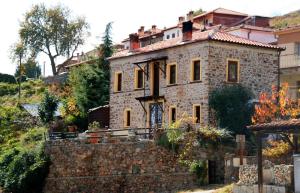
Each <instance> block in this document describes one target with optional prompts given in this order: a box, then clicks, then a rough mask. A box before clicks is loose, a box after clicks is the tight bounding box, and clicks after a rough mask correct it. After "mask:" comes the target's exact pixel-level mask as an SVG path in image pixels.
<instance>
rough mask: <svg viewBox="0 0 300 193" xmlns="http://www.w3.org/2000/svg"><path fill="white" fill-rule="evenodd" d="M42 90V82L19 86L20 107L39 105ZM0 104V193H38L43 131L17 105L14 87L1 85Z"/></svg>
mask: <svg viewBox="0 0 300 193" xmlns="http://www.w3.org/2000/svg"><path fill="white" fill-rule="evenodd" d="M45 90H46V87H45V85H44V84H43V82H42V81H41V80H36V81H28V82H24V83H22V92H21V100H20V103H21V104H23V103H37V102H39V101H40V100H41V98H42V96H43V94H44V91H45ZM0 104H1V105H0V192H1V189H3V191H4V192H16V193H17V192H20V190H21V192H24V193H25V192H26V193H27V192H32V193H35V192H40V189H41V188H42V185H39V183H40V184H42V181H43V179H44V177H45V175H46V174H47V168H48V167H47V164H48V161H47V158H46V156H45V155H44V153H43V149H44V148H43V144H44V133H45V132H46V128H45V127H44V126H43V125H42V124H40V123H39V121H37V120H36V119H34V118H33V117H31V116H30V115H29V114H28V113H27V112H26V111H25V110H24V109H22V108H21V106H20V105H19V100H18V85H17V84H9V83H0Z"/></svg>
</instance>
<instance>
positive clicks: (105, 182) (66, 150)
mask: <svg viewBox="0 0 300 193" xmlns="http://www.w3.org/2000/svg"><path fill="white" fill-rule="evenodd" d="M46 152H47V153H48V154H49V156H50V159H51V165H50V171H49V175H48V177H47V179H46V184H45V187H44V192H45V193H66V192H70V193H71V192H76V193H83V192H88V193H108V192H112V193H114V192H116V193H122V192H127V193H148V192H153V193H154V192H157V193H164V192H166V193H167V192H174V191H175V190H178V189H184V188H191V187H194V185H195V180H196V177H195V176H194V175H193V174H191V173H190V172H189V171H188V168H186V167H183V166H181V165H179V164H178V160H177V157H176V156H175V154H173V153H172V152H171V151H169V150H167V149H165V148H163V147H160V146H157V145H155V143H154V142H153V141H144V142H138V141H130V140H123V141H120V140H117V141H116V140H115V141H114V142H111V143H99V144H87V143H86V141H82V140H56V141H48V142H47V143H46ZM198 155H202V158H205V157H206V155H207V154H205V153H204V154H198ZM212 156H214V155H213V154H212ZM220 161H221V162H223V160H220ZM219 165H222V164H218V166H219ZM217 170H220V169H217Z"/></svg>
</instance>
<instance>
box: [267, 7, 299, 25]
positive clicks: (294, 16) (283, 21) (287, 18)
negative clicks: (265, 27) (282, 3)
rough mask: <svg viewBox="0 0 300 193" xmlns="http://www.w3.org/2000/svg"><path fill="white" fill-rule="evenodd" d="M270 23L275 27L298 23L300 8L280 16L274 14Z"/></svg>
mask: <svg viewBox="0 0 300 193" xmlns="http://www.w3.org/2000/svg"><path fill="white" fill-rule="evenodd" d="M270 25H271V27H273V28H275V29H279V28H284V27H289V26H295V25H300V10H297V11H293V12H290V13H287V14H285V15H282V16H275V17H273V18H272V19H271V21H270Z"/></svg>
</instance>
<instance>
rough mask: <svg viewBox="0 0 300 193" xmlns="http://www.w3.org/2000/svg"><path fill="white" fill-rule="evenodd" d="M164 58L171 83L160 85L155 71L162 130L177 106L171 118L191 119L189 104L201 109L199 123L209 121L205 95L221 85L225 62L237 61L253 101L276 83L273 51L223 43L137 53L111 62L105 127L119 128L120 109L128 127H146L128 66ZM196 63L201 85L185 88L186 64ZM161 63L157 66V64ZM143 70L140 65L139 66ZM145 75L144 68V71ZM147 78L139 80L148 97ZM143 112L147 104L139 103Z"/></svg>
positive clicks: (163, 80)
mask: <svg viewBox="0 0 300 193" xmlns="http://www.w3.org/2000/svg"><path fill="white" fill-rule="evenodd" d="M161 56H168V60H167V63H176V64H177V84H176V85H172V86H168V85H166V78H165V77H164V75H163V73H162V72H160V73H161V74H160V95H163V96H164V97H165V100H164V116H163V119H164V121H163V122H164V124H165V125H168V124H169V123H168V120H169V118H168V116H169V107H170V106H176V107H177V116H180V115H181V114H182V113H183V112H186V113H188V114H189V115H190V116H192V114H193V112H192V111H193V104H201V105H202V108H201V119H202V121H201V122H202V124H203V125H206V124H208V123H209V122H210V120H211V119H210V112H209V107H208V97H209V93H210V92H211V91H212V90H213V89H215V88H218V87H220V86H222V85H224V84H229V83H226V62H227V59H229V58H232V59H238V60H239V61H240V83H241V84H242V85H243V86H246V87H248V88H250V89H251V90H252V91H253V92H254V94H255V97H258V95H259V93H260V92H262V91H267V92H269V91H271V86H272V85H273V84H277V82H276V81H277V77H278V75H277V65H278V63H277V60H278V58H277V51H276V50H271V49H265V48H257V47H250V46H244V45H238V44H229V43H223V42H213V41H210V42H208V41H204V42H197V43H193V44H187V45H183V46H178V47H174V48H169V49H164V50H161V51H156V52H151V53H147V54H138V55H133V56H129V57H124V58H119V59H114V60H112V61H111V77H112V79H111V85H110V127H111V129H119V128H123V127H124V125H123V123H124V110H125V109H127V108H129V109H131V127H132V128H143V127H147V126H148V125H147V122H148V121H147V116H148V115H146V113H145V112H144V110H143V107H142V105H141V104H140V103H139V102H138V101H137V100H136V99H135V98H136V97H142V96H144V91H143V90H135V89H134V69H135V67H136V66H135V65H134V64H133V63H134V62H138V61H142V60H145V59H148V58H155V57H161ZM195 58H200V60H201V72H202V81H201V82H196V83H194V82H193V83H191V82H190V70H191V61H192V59H195ZM161 62H162V61H161ZM141 66H145V64H141ZM146 70H147V69H146ZM118 71H120V72H122V73H123V74H122V77H123V82H122V91H121V92H118V93H114V90H113V88H114V86H113V85H114V73H115V72H118ZM149 83H150V77H149V79H148V80H147V78H146V77H145V88H146V89H145V93H146V95H150V94H149V93H150V84H149ZM143 104H144V105H145V108H146V109H147V108H148V107H149V106H148V105H149V103H147V102H145V103H144V102H143Z"/></svg>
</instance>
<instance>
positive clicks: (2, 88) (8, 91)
mask: <svg viewBox="0 0 300 193" xmlns="http://www.w3.org/2000/svg"><path fill="white" fill-rule="evenodd" d="M17 93H18V86H17V85H16V84H8V83H0V97H1V96H5V95H15V94H17Z"/></svg>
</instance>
